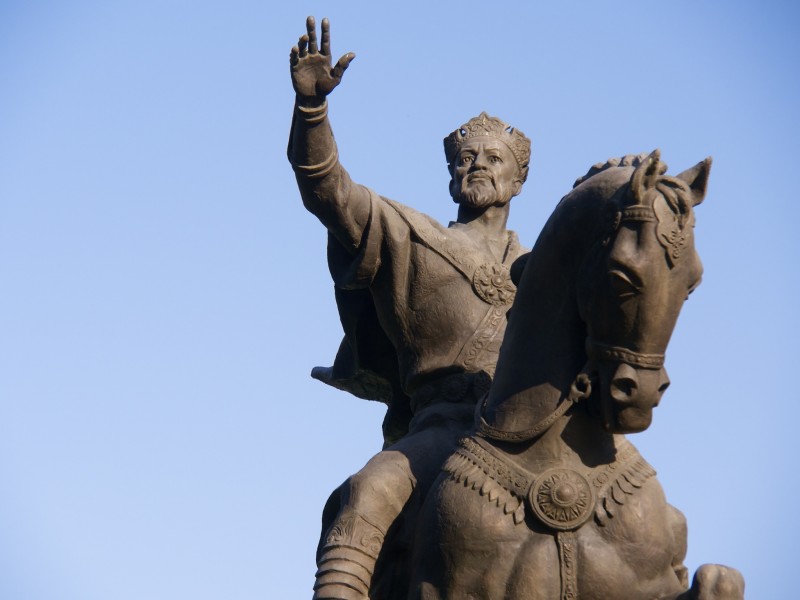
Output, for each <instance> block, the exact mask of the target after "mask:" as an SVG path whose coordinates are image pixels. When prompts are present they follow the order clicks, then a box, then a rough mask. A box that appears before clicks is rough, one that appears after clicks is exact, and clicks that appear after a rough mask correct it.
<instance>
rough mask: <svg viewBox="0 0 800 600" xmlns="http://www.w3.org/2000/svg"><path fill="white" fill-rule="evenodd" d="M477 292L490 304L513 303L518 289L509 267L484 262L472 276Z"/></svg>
mask: <svg viewBox="0 0 800 600" xmlns="http://www.w3.org/2000/svg"><path fill="white" fill-rule="evenodd" d="M472 287H473V289H474V290H475V293H476V294H478V296H479V297H480V298H481V299H482V300H483V301H484V302H488V303H489V304H496V305H503V304H511V301H512V300H514V294H515V293H516V291H517V288H516V286H515V285H514V282H512V281H511V275H510V273H509V270H508V267H507V266H505V265H501V264H500V263H484V264H482V265H481V266H480V267H478V268H477V269H475V274H474V275H473V276H472Z"/></svg>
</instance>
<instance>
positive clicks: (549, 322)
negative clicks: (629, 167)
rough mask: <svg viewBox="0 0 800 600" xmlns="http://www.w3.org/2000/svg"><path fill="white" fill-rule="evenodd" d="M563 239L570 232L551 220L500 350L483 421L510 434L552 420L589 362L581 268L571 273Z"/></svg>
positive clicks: (523, 281)
mask: <svg viewBox="0 0 800 600" xmlns="http://www.w3.org/2000/svg"><path fill="white" fill-rule="evenodd" d="M559 237H561V238H563V237H564V230H563V229H561V230H559V227H558V221H557V220H554V219H552V218H551V221H549V222H548V225H546V226H545V229H544V230H543V231H542V235H541V236H540V237H539V240H538V241H537V243H536V246H535V247H534V249H533V251H532V252H531V255H530V258H529V259H528V263H527V265H526V267H525V270H524V272H523V275H522V279H521V281H520V284H519V288H518V291H517V297H516V299H515V302H514V307H513V308H512V311H511V316H510V319H509V323H508V327H507V328H506V334H505V338H504V340H503V346H502V348H501V349H500V357H499V360H498V363H497V371H496V375H495V379H494V382H493V384H492V387H491V390H490V393H489V397H488V399H487V403H486V408H485V410H484V413H483V417H484V419H485V420H486V422H487V423H488V424H489V425H492V426H493V427H496V428H498V429H501V430H504V431H509V432H518V431H524V430H526V429H530V428H532V427H534V426H535V425H537V424H538V423H540V422H541V421H542V420H543V419H545V418H546V417H547V416H549V415H550V414H551V413H552V412H553V411H554V410H555V409H556V407H557V406H558V404H559V402H560V401H561V400H562V399H563V398H564V397H565V396H566V395H567V394H568V393H569V390H570V386H571V385H572V383H573V382H574V380H575V377H576V375H577V374H578V373H579V372H580V371H581V369H582V368H583V365H584V364H585V362H586V354H585V350H584V341H585V337H586V331H585V326H584V324H583V322H582V321H581V320H580V318H579V316H578V308H577V300H576V293H575V281H576V279H577V277H576V273H577V270H578V268H579V264H580V262H579V261H578V260H572V263H574V264H573V265H570V266H569V267H565V265H564V261H563V260H562V259H561V257H562V256H564V254H563V251H562V252H558V251H557V249H554V248H555V246H557V245H558V238H559ZM560 243H561V244H569V243H570V241H569V240H568V239H567V240H562V241H561V242H560ZM572 247H573V248H574V246H572Z"/></svg>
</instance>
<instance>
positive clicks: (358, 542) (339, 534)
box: [314, 507, 386, 600]
mask: <svg viewBox="0 0 800 600" xmlns="http://www.w3.org/2000/svg"><path fill="white" fill-rule="evenodd" d="M385 537H386V532H385V531H384V530H382V529H380V528H379V527H378V526H376V525H374V524H373V523H370V522H369V521H368V520H367V519H365V518H364V517H362V516H361V515H359V514H357V513H356V512H355V511H354V510H352V509H348V508H347V507H345V508H344V509H343V510H342V512H341V513H340V514H339V515H338V516H337V518H336V520H335V521H334V523H333V525H332V526H331V528H330V529H329V530H328V535H327V536H326V539H325V544H324V545H323V546H322V548H321V552H320V556H319V559H318V561H317V567H318V568H317V575H316V582H315V584H314V600H367V599H368V598H369V588H370V584H371V582H372V574H373V572H374V570H375V561H376V560H377V559H378V553H379V552H380V550H381V546H382V545H383V540H384V538H385Z"/></svg>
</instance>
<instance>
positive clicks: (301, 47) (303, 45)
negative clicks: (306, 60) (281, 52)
mask: <svg viewBox="0 0 800 600" xmlns="http://www.w3.org/2000/svg"><path fill="white" fill-rule="evenodd" d="M297 48H298V56H299V57H300V58H303V57H305V55H306V54H307V52H306V49H307V48H308V36H307V35H301V36H300V40H299V41H298V42H297Z"/></svg>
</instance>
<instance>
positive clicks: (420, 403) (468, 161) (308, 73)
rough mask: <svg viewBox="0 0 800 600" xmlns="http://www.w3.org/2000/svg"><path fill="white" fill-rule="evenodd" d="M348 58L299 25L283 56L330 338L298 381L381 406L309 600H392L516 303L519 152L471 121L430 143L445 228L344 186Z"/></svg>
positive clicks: (493, 130) (517, 135) (512, 138)
mask: <svg viewBox="0 0 800 600" xmlns="http://www.w3.org/2000/svg"><path fill="white" fill-rule="evenodd" d="M354 57H355V55H354V54H353V53H348V54H345V55H344V56H343V57H342V58H340V59H339V61H338V62H337V63H336V65H332V62H331V56H330V29H329V24H328V21H327V20H323V21H322V28H321V39H320V43H319V45H318V43H317V37H316V28H315V23H314V19H313V18H312V17H309V18H308V21H307V34H305V35H303V36H302V37H301V38H300V41H299V43H298V45H297V46H295V47H294V48H292V51H291V55H290V63H291V75H292V84H293V86H294V89H295V92H296V102H295V109H294V117H293V121H292V131H291V137H290V141H289V149H288V156H289V160H290V162H291V163H292V166H293V168H294V171H295V174H296V176H297V183H298V186H299V188H300V194H301V196H302V198H303V203H304V205H305V207H306V208H307V209H308V210H309V211H311V212H312V213H313V214H314V215H316V216H317V217H318V218H319V220H320V221H321V222H322V224H323V225H325V227H326V228H327V229H328V232H329V251H328V261H329V264H330V269H331V274H332V276H333V279H334V283H335V290H336V300H337V305H338V307H339V312H340V315H341V319H342V324H343V327H344V330H345V339H344V341H343V342H342V346H341V347H340V349H339V353H338V355H337V357H336V361H335V363H334V366H333V367H331V368H328V369H320V368H317V369H315V370H314V372H313V375H314V376H315V377H317V378H318V379H322V380H323V381H325V382H326V383H329V384H331V385H334V386H336V387H339V388H341V389H345V390H348V391H350V392H352V393H354V394H355V395H357V396H359V397H363V398H369V399H375V400H383V401H385V402H386V403H387V404H388V405H389V410H388V411H387V418H386V420H385V422H384V435H385V438H386V446H385V449H384V450H383V451H382V452H380V453H378V454H377V455H376V456H374V457H373V458H372V459H371V460H370V461H369V462H368V463H367V465H366V466H365V467H364V468H363V469H362V470H361V471H360V472H359V473H357V474H356V475H353V476H351V477H350V478H349V479H348V480H347V481H346V482H345V483H344V484H343V485H342V486H341V487H340V488H339V489H338V490H337V491H336V492H334V495H333V496H332V497H331V500H330V501H329V502H328V505H327V506H326V509H325V514H324V515H323V532H322V533H323V535H322V539H321V541H320V547H319V551H318V557H317V558H318V561H317V562H318V567H319V570H318V572H317V580H316V584H315V595H314V598H316V599H322V598H339V599H342V598H346V599H349V598H353V599H355V598H358V599H364V598H368V596H369V594H370V588H371V587H372V590H373V592H375V590H376V588H379V589H382V591H381V592H380V593H379V594H377V595H379V596H380V597H381V598H383V597H405V596H404V593H403V592H402V591H401V589H400V588H399V587H398V586H397V582H398V581H399V579H402V576H401V573H402V570H403V568H404V560H405V550H406V548H407V544H408V540H409V539H410V537H411V536H410V533H409V529H410V527H411V526H412V525H413V515H414V514H415V511H416V509H417V508H418V506H419V504H420V503H421V500H422V498H424V494H425V493H426V491H427V488H428V487H429V486H430V485H431V483H432V482H433V480H434V479H435V478H436V476H437V474H438V472H439V469H440V466H441V464H442V462H443V461H444V459H445V458H446V457H447V456H448V455H449V454H450V452H451V451H452V449H453V447H454V445H455V442H456V441H457V439H458V438H459V436H460V435H461V434H462V433H463V431H464V430H465V429H466V428H467V427H469V426H470V425H471V424H472V421H473V413H474V407H475V404H476V402H477V400H478V399H479V398H480V397H481V396H482V395H483V394H484V393H485V392H486V390H487V389H488V386H489V384H490V382H491V378H492V376H493V374H494V369H495V363H496V362H497V355H498V351H499V347H500V342H501V340H502V338H503V333H504V331H505V326H506V313H507V311H508V309H509V307H510V306H511V301H512V299H513V297H514V293H515V290H516V288H515V286H514V284H513V283H512V281H511V278H510V276H509V270H510V267H511V265H512V263H513V262H514V261H515V260H516V259H517V258H519V257H520V255H521V254H522V253H523V252H524V249H523V248H521V246H520V244H519V242H518V240H517V236H516V235H515V234H514V233H513V232H511V231H508V230H507V229H506V222H507V219H508V214H509V201H510V200H511V198H512V197H514V196H516V195H517V194H519V192H520V190H521V189H522V184H523V182H524V181H525V179H526V177H527V174H528V161H529V158H530V141H529V140H528V139H527V138H526V137H525V136H524V135H523V134H522V133H521V132H519V131H518V130H516V129H513V128H511V127H509V126H508V125H506V124H505V123H503V122H502V121H500V120H499V119H496V118H494V117H490V116H488V115H487V114H486V113H482V114H481V115H479V116H478V117H475V118H473V119H471V120H470V121H468V122H467V123H465V124H464V125H462V126H461V127H459V128H458V129H456V130H455V131H454V132H453V133H451V134H450V135H449V136H448V137H447V138H446V139H445V140H444V146H445V154H446V157H447V162H448V167H449V170H450V174H451V178H452V179H451V182H450V194H451V196H452V198H453V200H454V201H455V202H456V203H457V204H458V216H457V219H456V221H455V222H453V223H450V225H449V226H448V227H444V226H442V225H440V224H439V223H437V222H436V221H435V220H433V219H432V218H430V217H427V216H425V215H423V214H420V213H418V212H416V211H414V210H412V209H410V208H408V207H406V206H404V205H402V204H399V203H397V202H394V201H392V200H388V199H386V198H383V197H381V196H379V195H377V194H376V193H374V192H373V191H371V190H369V189H367V188H366V187H363V186H360V185H358V184H356V183H354V182H353V181H352V180H351V179H350V176H349V175H348V174H347V172H346V171H345V170H344V168H343V167H342V165H341V164H340V163H339V159H338V153H337V149H336V144H335V142H334V138H333V134H332V132H331V127H330V124H329V122H328V117H327V100H326V97H327V96H328V94H330V93H331V92H332V91H333V89H334V88H335V87H336V86H337V85H338V84H339V83H340V81H341V79H342V75H343V73H344V71H345V69H347V67H348V66H349V64H350V62H351V61H352V60H353V58H354ZM387 536H388V538H387ZM384 542H386V543H385V544H384ZM379 555H380V556H379ZM376 561H378V564H377V570H376ZM373 574H374V577H373ZM393 580H394V581H393ZM390 586H391V588H392V589H391V590H389V589H388V588H389V587H390Z"/></svg>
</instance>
